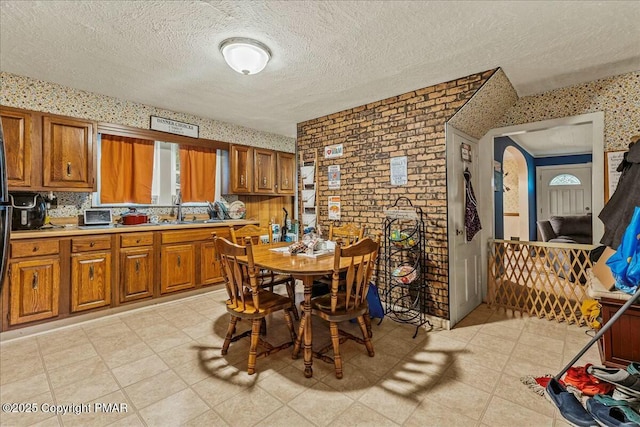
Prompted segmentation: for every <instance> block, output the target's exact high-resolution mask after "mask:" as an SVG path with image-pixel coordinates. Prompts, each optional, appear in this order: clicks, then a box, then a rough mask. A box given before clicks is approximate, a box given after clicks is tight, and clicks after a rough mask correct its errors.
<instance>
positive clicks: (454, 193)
mask: <svg viewBox="0 0 640 427" xmlns="http://www.w3.org/2000/svg"><path fill="white" fill-rule="evenodd" d="M463 143H464V144H467V145H468V146H469V147H470V158H471V161H470V162H468V161H463V160H462V156H461V144H463ZM465 169H468V170H469V172H471V185H472V187H473V189H474V191H475V196H476V197H477V196H478V193H477V191H478V189H479V187H480V185H479V172H478V169H479V167H478V141H477V140H476V139H473V138H471V137H469V136H467V135H464V134H463V133H462V132H460V131H458V130H457V129H454V128H452V127H450V126H448V127H447V183H448V184H447V188H448V190H447V191H448V200H449V222H448V226H449V248H450V251H449V308H450V320H451V324H450V326H453V325H454V324H456V323H457V322H459V321H460V320H462V319H463V318H464V317H465V316H466V315H467V314H469V313H470V312H471V311H473V309H475V308H476V307H477V306H479V305H480V303H481V302H482V265H481V262H482V257H481V245H482V239H481V235H480V233H478V234H476V235H475V236H474V237H473V239H472V240H471V241H470V242H467V238H466V237H467V234H466V230H465V195H466V192H465V179H464V175H463V174H464V171H465ZM481 203H486V202H484V201H482V200H479V199H478V211H480V204H481Z"/></svg>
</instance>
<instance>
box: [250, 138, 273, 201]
mask: <svg viewBox="0 0 640 427" xmlns="http://www.w3.org/2000/svg"><path fill="white" fill-rule="evenodd" d="M253 162H254V165H253V170H254V174H255V175H254V180H253V192H254V193H260V194H274V193H275V192H276V156H275V151H271V150H263V149H260V148H254V149H253Z"/></svg>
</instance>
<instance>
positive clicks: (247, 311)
mask: <svg viewBox="0 0 640 427" xmlns="http://www.w3.org/2000/svg"><path fill="white" fill-rule="evenodd" d="M259 296H260V309H256V308H255V306H254V305H253V297H252V295H251V292H245V293H244V305H243V304H242V302H241V301H239V304H238V305H236V304H234V303H232V302H231V300H227V311H228V312H229V313H231V314H232V315H234V316H237V317H240V318H242V319H253V318H260V317H264V316H265V315H267V314H269V313H272V312H274V311H278V310H282V309H284V308H288V307H291V306H292V304H293V303H292V301H291V299H290V298H289V297H285V296H282V295H278V294H276V293H273V292H270V291H265V290H261V291H260V292H259Z"/></svg>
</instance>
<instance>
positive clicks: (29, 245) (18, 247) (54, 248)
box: [11, 239, 60, 258]
mask: <svg viewBox="0 0 640 427" xmlns="http://www.w3.org/2000/svg"><path fill="white" fill-rule="evenodd" d="M59 252H60V241H59V240H47V239H44V240H27V241H22V242H11V258H22V257H28V256H40V255H53V254H57V253H59Z"/></svg>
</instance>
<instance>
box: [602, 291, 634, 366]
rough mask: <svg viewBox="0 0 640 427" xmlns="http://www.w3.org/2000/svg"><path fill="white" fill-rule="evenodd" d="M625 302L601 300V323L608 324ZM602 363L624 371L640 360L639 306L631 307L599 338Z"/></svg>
mask: <svg viewBox="0 0 640 427" xmlns="http://www.w3.org/2000/svg"><path fill="white" fill-rule="evenodd" d="M625 302H626V301H620V300H616V299H609V298H602V299H601V300H600V305H601V306H602V310H601V312H602V323H603V324H605V323H606V322H608V321H609V320H610V319H611V318H612V317H613V316H614V315H615V314H616V312H617V311H618V310H619V309H620V308H621V307H622V306H623V304H624V303H625ZM599 344H600V350H601V356H602V363H603V364H604V365H605V366H608V367H610V368H620V369H625V368H626V367H627V366H628V365H629V363H631V362H636V361H639V360H640V304H633V305H631V306H630V307H629V308H628V309H627V310H626V311H625V312H624V313H623V314H622V316H620V318H618V320H617V321H616V323H614V324H613V325H611V327H610V328H609V330H608V331H606V332H605V333H604V335H603V336H602V338H600V343H599Z"/></svg>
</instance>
